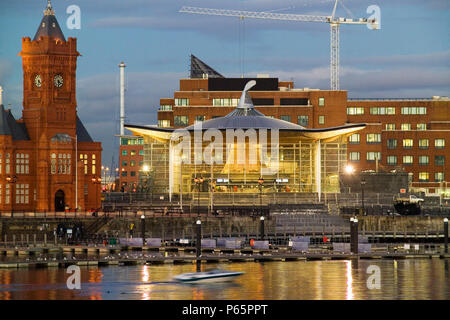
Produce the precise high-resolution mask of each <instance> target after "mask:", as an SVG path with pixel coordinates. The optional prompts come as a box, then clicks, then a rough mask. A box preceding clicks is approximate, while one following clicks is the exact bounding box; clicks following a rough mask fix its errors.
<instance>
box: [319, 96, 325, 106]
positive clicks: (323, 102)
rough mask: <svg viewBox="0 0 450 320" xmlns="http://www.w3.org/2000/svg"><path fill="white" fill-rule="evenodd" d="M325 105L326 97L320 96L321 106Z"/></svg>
mask: <svg viewBox="0 0 450 320" xmlns="http://www.w3.org/2000/svg"><path fill="white" fill-rule="evenodd" d="M323 106H325V98H319V107H323Z"/></svg>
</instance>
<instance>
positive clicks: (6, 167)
mask: <svg viewBox="0 0 450 320" xmlns="http://www.w3.org/2000/svg"><path fill="white" fill-rule="evenodd" d="M10 160H11V159H10V158H9V153H7V154H6V159H5V174H10Z"/></svg>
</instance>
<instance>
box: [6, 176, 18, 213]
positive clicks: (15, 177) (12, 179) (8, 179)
mask: <svg viewBox="0 0 450 320" xmlns="http://www.w3.org/2000/svg"><path fill="white" fill-rule="evenodd" d="M6 182H7V183H9V184H15V183H16V182H17V176H16V175H13V176H12V177H11V176H7V177H6ZM13 194H14V193H13V190H12V188H11V190H10V195H9V197H10V201H11V218H12V217H13V216H14V209H13V205H14V197H13Z"/></svg>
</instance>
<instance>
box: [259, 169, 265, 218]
mask: <svg viewBox="0 0 450 320" xmlns="http://www.w3.org/2000/svg"><path fill="white" fill-rule="evenodd" d="M263 183H264V179H263V178H262V177H260V178H259V179H258V186H259V210H260V211H261V216H262V215H263V212H262V188H263Z"/></svg>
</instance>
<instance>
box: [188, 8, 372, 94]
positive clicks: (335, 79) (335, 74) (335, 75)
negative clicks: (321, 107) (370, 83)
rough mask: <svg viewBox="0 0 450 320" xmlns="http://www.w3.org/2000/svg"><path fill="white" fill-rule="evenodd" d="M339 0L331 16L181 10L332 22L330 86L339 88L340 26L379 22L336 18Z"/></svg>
mask: <svg viewBox="0 0 450 320" xmlns="http://www.w3.org/2000/svg"><path fill="white" fill-rule="evenodd" d="M337 3H338V0H336V2H335V4H334V8H333V12H332V14H331V16H312V15H301V14H283V13H275V12H254V11H241V10H227V9H211V8H199V7H186V6H183V7H182V8H181V9H180V10H179V12H182V13H192V14H204V15H216V16H228V17H239V18H241V19H242V18H253V19H269V20H284V21H299V22H321V23H329V24H330V87H331V90H339V27H340V25H341V24H359V25H369V26H370V27H371V28H372V29H378V22H377V21H376V20H375V19H366V18H360V19H346V18H336V17H335V13H336V8H337Z"/></svg>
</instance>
